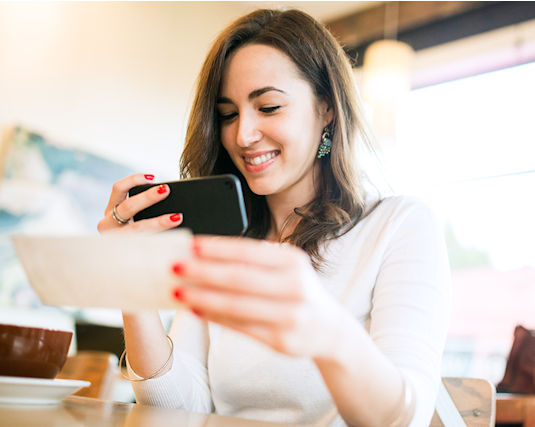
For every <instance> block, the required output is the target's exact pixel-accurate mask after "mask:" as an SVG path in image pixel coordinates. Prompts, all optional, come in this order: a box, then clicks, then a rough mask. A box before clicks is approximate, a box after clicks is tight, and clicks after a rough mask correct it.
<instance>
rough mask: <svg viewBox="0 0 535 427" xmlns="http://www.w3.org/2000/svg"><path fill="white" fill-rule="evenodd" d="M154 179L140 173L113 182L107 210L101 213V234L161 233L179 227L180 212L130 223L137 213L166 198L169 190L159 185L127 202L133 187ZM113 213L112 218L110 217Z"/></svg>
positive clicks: (98, 226) (151, 176)
mask: <svg viewBox="0 0 535 427" xmlns="http://www.w3.org/2000/svg"><path fill="white" fill-rule="evenodd" d="M153 179H154V175H146V174H145V175H144V174H141V173H140V174H134V175H130V176H128V177H126V178H123V179H121V180H119V181H117V182H115V184H113V188H112V191H111V195H110V200H109V202H108V206H106V210H105V211H104V218H102V219H101V220H100V221H99V223H98V225H97V229H98V231H99V232H101V233H102V232H105V231H109V230H117V231H118V230H125V231H126V230H128V231H163V230H168V229H170V228H174V227H176V226H177V225H180V224H181V223H182V214H181V213H179V212H176V213H173V214H167V215H161V216H159V217H155V218H149V219H144V220H141V221H136V222H134V221H133V220H132V217H133V216H134V215H135V214H137V213H138V212H139V211H141V210H143V209H145V208H147V207H149V206H151V205H153V204H155V203H157V202H159V201H160V200H163V199H165V198H166V197H167V196H169V192H170V190H169V186H168V185H166V184H162V185H157V186H154V187H151V188H149V189H148V190H145V191H143V192H142V193H139V194H136V195H135V196H132V197H128V198H127V195H128V191H129V190H130V189H131V188H132V187H135V186H136V185H142V184H150V183H151V181H152V180H153ZM114 209H115V218H114V215H113V213H114V212H113V211H114ZM122 220H124V221H125V223H124V224H122V223H121V221H122Z"/></svg>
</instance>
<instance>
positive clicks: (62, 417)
mask: <svg viewBox="0 0 535 427" xmlns="http://www.w3.org/2000/svg"><path fill="white" fill-rule="evenodd" d="M288 425H289V424H279V423H268V422H263V421H252V420H245V419H241V418H233V417H224V416H221V415H215V414H198V413H193V412H187V411H182V410H179V409H168V408H159V407H153V406H144V405H138V404H134V403H122V402H112V401H108V400H99V399H92V398H89V397H80V396H70V397H67V398H66V399H64V400H63V401H61V403H59V404H57V405H47V406H45V405H43V406H37V405H5V404H4V405H0V426H2V427H4V426H5V427H7V426H9V427H19V426H20V427H22V426H24V427H80V426H99V427H111V426H121V427H123V426H124V427H140V426H141V427H145V426H147V427H163V426H166V427H167V426H184V427H201V426H202V427H208V426H209V427H233V426H236V427H245V426H251V427H276V426H288Z"/></svg>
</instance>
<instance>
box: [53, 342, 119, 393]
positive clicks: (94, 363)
mask: <svg viewBox="0 0 535 427" xmlns="http://www.w3.org/2000/svg"><path fill="white" fill-rule="evenodd" d="M118 373H119V367H118V360H117V356H116V355H115V354H113V353H109V352H105V351H90V350H85V351H79V352H78V353H76V354H75V355H73V356H69V357H68V358H67V361H66V362H65V366H63V369H62V370H61V372H60V373H59V375H58V377H57V378H63V379H71V380H84V381H90V382H91V385H90V386H89V387H84V388H82V389H81V390H79V391H78V392H76V393H75V395H77V396H85V397H95V398H97V399H104V400H110V399H111V398H112V396H113V390H114V386H115V382H116V381H117V376H118Z"/></svg>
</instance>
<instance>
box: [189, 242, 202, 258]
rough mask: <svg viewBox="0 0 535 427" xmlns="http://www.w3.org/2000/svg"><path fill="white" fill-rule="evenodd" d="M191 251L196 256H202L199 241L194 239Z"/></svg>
mask: <svg viewBox="0 0 535 427" xmlns="http://www.w3.org/2000/svg"><path fill="white" fill-rule="evenodd" d="M191 250H192V251H193V253H194V254H195V255H196V256H200V255H201V245H200V244H199V241H198V240H196V239H193V242H192V243H191Z"/></svg>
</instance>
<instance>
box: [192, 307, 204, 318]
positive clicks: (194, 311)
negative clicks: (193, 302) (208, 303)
mask: <svg viewBox="0 0 535 427" xmlns="http://www.w3.org/2000/svg"><path fill="white" fill-rule="evenodd" d="M191 312H192V313H193V314H194V315H195V316H197V317H201V316H202V313H201V312H200V311H199V310H197V309H196V308H192V309H191Z"/></svg>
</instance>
